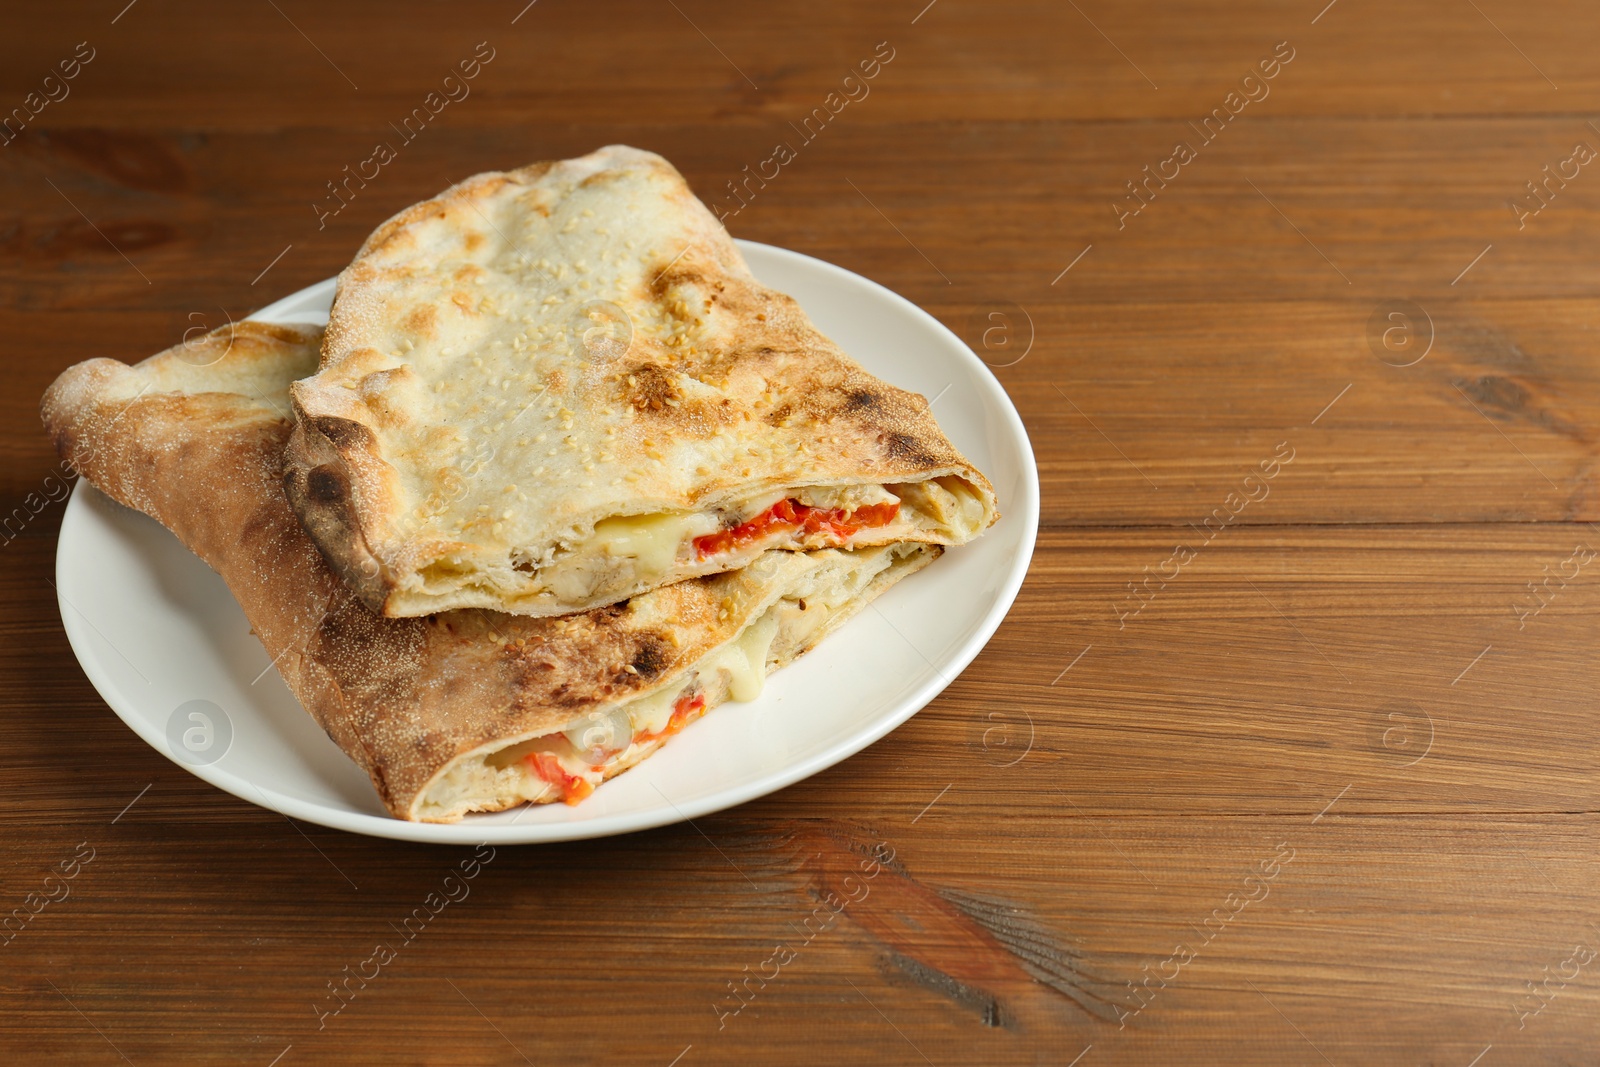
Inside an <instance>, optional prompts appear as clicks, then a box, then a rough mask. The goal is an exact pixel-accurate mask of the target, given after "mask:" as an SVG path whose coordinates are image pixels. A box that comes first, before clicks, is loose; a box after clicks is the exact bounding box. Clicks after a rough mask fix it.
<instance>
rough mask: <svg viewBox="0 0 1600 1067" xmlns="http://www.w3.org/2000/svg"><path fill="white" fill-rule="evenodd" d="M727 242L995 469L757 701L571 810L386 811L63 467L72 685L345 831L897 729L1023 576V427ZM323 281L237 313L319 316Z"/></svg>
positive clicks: (961, 354)
mask: <svg viewBox="0 0 1600 1067" xmlns="http://www.w3.org/2000/svg"><path fill="white" fill-rule="evenodd" d="M740 245H741V247H742V248H743V249H744V253H745V255H746V257H748V259H749V262H750V267H751V269H752V270H753V271H754V272H755V274H756V276H757V277H759V278H760V279H761V280H762V281H763V282H764V283H766V284H767V285H769V286H772V287H773V288H775V289H778V290H780V291H782V292H786V293H789V294H791V295H793V296H794V297H795V298H796V299H797V300H799V301H800V304H801V306H802V307H804V308H805V310H806V311H807V313H809V314H810V315H811V318H812V319H813V320H814V321H815V322H816V324H817V326H818V327H820V328H821V329H822V331H823V332H824V333H827V334H828V335H829V336H830V337H832V338H833V339H834V340H835V341H837V342H838V343H839V344H840V345H841V346H842V347H843V348H844V349H845V351H847V352H849V353H850V354H851V355H852V356H854V357H855V358H856V359H857V360H858V361H859V362H860V363H861V364H862V365H863V366H865V367H866V368H867V370H869V371H871V372H872V373H873V374H876V375H878V376H879V377H881V378H883V379H885V380H887V381H890V382H893V383H895V384H896V385H899V386H903V387H905V388H908V389H914V390H916V391H917V392H919V393H922V394H923V395H924V396H927V397H932V398H934V414H935V415H936V416H937V418H938V420H939V425H940V426H941V427H943V428H944V431H945V433H946V434H947V435H948V436H949V437H950V439H951V440H952V441H953V442H954V443H955V445H956V447H958V448H960V449H961V450H962V451H963V452H964V453H966V455H967V456H968V458H970V459H971V460H972V461H973V462H974V463H976V464H977V466H978V468H979V469H980V470H982V471H984V472H985V473H986V474H988V476H989V477H990V478H991V479H993V481H994V485H995V489H996V490H997V491H998V493H999V496H1000V508H1001V511H1002V513H1003V515H1004V517H1003V518H1002V519H1001V520H1000V522H999V523H998V524H997V525H996V526H995V527H994V528H993V529H991V530H990V531H989V532H988V533H986V534H985V535H984V536H983V537H981V538H979V539H978V540H977V541H975V542H974V543H972V544H970V545H967V546H965V547H963V548H958V549H955V550H953V551H950V552H947V553H945V555H944V557H943V558H941V559H939V560H937V561H935V562H934V564H933V565H932V566H930V567H929V568H928V569H927V570H924V571H922V572H921V573H919V574H915V575H913V576H911V577H910V578H908V579H906V580H905V581H904V582H902V583H901V584H900V585H898V586H896V587H895V588H893V589H891V590H890V591H889V592H888V593H887V594H886V595H885V596H883V597H882V598H881V599H879V600H878V601H876V602H875V603H874V604H873V605H872V607H869V608H868V609H867V610H865V611H863V612H862V613H861V614H860V615H859V616H857V617H856V618H855V619H853V620H852V621H851V622H850V623H849V624H848V625H847V626H846V627H845V628H844V629H843V630H841V631H839V632H838V633H836V634H835V635H834V636H832V637H830V638H829V639H828V640H827V641H825V642H823V643H822V645H821V646H819V647H818V648H817V649H816V650H815V651H814V652H812V653H811V654H809V655H807V656H805V657H804V658H802V659H801V660H799V661H798V662H796V663H795V664H794V665H792V666H790V667H787V668H785V669H784V670H782V671H780V672H778V673H777V674H775V675H773V676H772V678H771V680H770V681H769V682H768V684H767V688H766V691H765V692H764V693H763V694H762V696H761V697H760V699H758V700H754V701H751V702H749V703H744V704H724V705H722V706H720V707H718V708H716V709H714V710H713V711H712V712H711V713H710V714H708V715H707V716H706V717H705V718H703V719H701V720H700V721H698V722H696V723H694V724H692V725H691V726H689V727H688V728H687V729H685V730H684V732H683V733H682V734H680V735H679V736H678V737H676V738H674V739H673V741H672V742H671V743H669V744H668V745H666V746H665V747H664V748H662V750H661V751H660V752H659V753H657V754H656V755H655V756H652V757H651V758H650V759H648V760H646V761H645V762H644V763H642V764H640V765H639V766H638V767H636V768H634V769H633V770H631V771H628V772H627V773H626V774H623V775H621V776H619V777H617V778H615V779H613V780H611V781H609V782H607V783H605V784H604V785H602V786H600V788H599V789H597V790H596V791H595V793H594V795H593V796H591V797H590V798H589V799H587V800H585V801H584V802H583V803H582V804H579V805H577V806H575V807H568V806H566V805H564V804H546V805H543V806H540V807H534V808H527V807H524V808H520V809H517V810H514V811H510V812H500V813H497V814H494V815H478V816H468V817H467V818H466V819H465V820H463V821H462V822H460V823H458V824H454V825H443V824H438V825H436V824H431V823H411V822H404V821H401V820H399V819H395V818H393V817H391V816H390V815H389V814H388V813H387V812H386V811H384V809H383V807H382V805H380V804H379V803H378V798H377V795H376V794H375V793H374V791H373V788H372V784H371V783H370V782H369V781H368V779H367V776H366V774H365V773H363V772H362V771H361V770H360V769H359V768H357V767H356V765H355V764H354V763H351V762H350V760H349V759H347V758H346V757H345V755H344V753H342V752H340V751H339V749H338V748H337V747H335V746H334V744H333V742H332V741H330V740H329V739H328V738H327V736H326V735H324V734H323V732H322V730H321V729H320V728H319V727H318V726H317V725H316V723H315V722H313V721H312V719H311V717H310V716H309V715H307V714H306V713H305V712H304V711H303V710H302V709H301V708H300V705H299V704H298V703H297V702H296V701H295V699H294V697H293V696H291V695H290V694H289V690H288V689H287V688H286V687H285V686H284V684H283V682H282V680H281V679H280V678H279V677H278V674H277V672H276V671H275V670H273V669H272V668H271V665H270V664H269V663H268V659H267V655H266V652H265V651H263V649H262V647H261V645H260V644H259V643H258V642H257V641H256V639H255V637H253V636H252V635H251V633H250V630H249V626H248V624H247V623H246V622H245V618H244V613H243V612H241V611H240V610H239V606H238V604H236V603H235V602H234V599H233V596H232V595H231V594H230V593H229V592H228V589H227V587H226V586H225V585H224V584H223V583H222V579H220V578H218V577H217V576H216V574H214V573H213V572H212V571H211V570H210V568H208V567H207V566H206V565H205V564H204V563H202V562H200V560H199V559H198V558H197V557H195V556H193V555H191V554H190V553H189V551H188V550H187V549H185V548H184V547H183V546H182V545H181V544H179V543H178V541H177V539H176V538H174V537H173V536H172V535H171V534H169V533H168V532H167V531H166V530H165V529H163V528H162V527H161V526H160V525H158V524H157V523H156V522H155V521H154V520H152V519H149V518H146V517H145V516H143V515H140V514H138V513H137V512H134V511H131V510H129V509H127V508H124V507H122V506H120V505H118V504H115V503H113V502H112V501H111V500H110V499H109V498H107V497H105V496H103V495H102V494H100V493H99V492H97V491H96V490H94V489H93V488H92V487H91V486H89V485H88V484H87V483H85V482H82V481H80V482H79V484H78V487H77V490H76V491H75V492H74V493H73V495H72V499H71V501H70V502H69V504H68V506H67V511H66V515H65V517H64V519H63V521H62V525H61V542H60V545H59V546H58V549H57V553H56V577H57V583H58V587H59V591H60V597H59V600H60V604H61V618H62V621H63V623H64V624H65V626H66V631H67V637H68V638H69V639H70V640H71V642H72V648H73V651H74V652H76V653H77V656H78V660H79V662H80V663H82V664H83V669H84V672H85V673H86V674H88V676H89V680H90V681H92V682H93V683H94V686H95V688H96V689H98V690H99V691H100V695H101V696H103V697H105V699H106V703H108V704H110V705H111V707H112V709H113V710H114V711H116V713H117V714H118V715H120V716H122V719H123V721H125V722H126V723H127V724H128V725H129V726H131V727H133V729H134V732H136V733H137V734H138V735H139V736H140V737H142V738H144V739H145V740H146V741H148V742H149V743H150V744H151V745H152V746H154V747H155V748H156V749H157V751H159V752H161V753H162V754H163V755H166V756H167V757H168V758H170V759H173V760H174V762H177V763H178V764H179V765H180V766H184V767H186V768H188V769H189V770H191V771H193V772H194V773H195V774H197V775H199V776H200V777H201V778H203V779H205V780H206V781H208V782H210V783H211V784H212V785H215V786H217V787H219V788H221V789H225V790H227V791H228V792H230V793H232V794H233V795H235V796H237V797H241V798H243V799H245V800H248V801H251V802H252V803H255V804H260V805H263V806H265V807H268V808H271V809H273V810H275V811H280V812H283V813H284V814H286V815H291V816H294V817H295V818H297V819H306V820H309V821H311V822H315V823H320V824H322V825H324V826H332V827H337V828H339V829H341V830H350V831H353V832H355V833H362V834H374V835H377V836H379V837H393V838H401V839H404V840H410V841H437V842H447V843H462V844H471V843H477V842H480V841H489V842H494V843H501V842H505V843H517V842H535V841H561V840H570V839H574V838H584V837H600V836H603V835H606V834H618V833H626V832H629V831H632V830H642V829H645V828H648V827H652V826H661V825H664V824H667V823H672V822H677V821H679V820H681V819H690V818H694V817H696V816H699V815H704V814H706V813H708V812H713V811H718V810H721V809H723V808H728V807H732V806H733V805H735V804H742V803H744V802H745V801H747V800H751V799H754V798H755V797H759V796H762V795H764V794H767V793H771V792H773V791H774V790H777V789H782V788H783V787H784V786H787V785H790V784H792V783H794V782H797V781H799V780H800V779H802V778H805V777H807V776H809V775H813V774H816V773H817V772H818V771H821V770H823V769H824V768H827V767H830V766H832V765H833V764H835V763H838V762H839V761H840V760H842V759H845V758H846V757H848V756H851V755H854V754H855V753H856V752H859V751H860V750H861V749H863V748H865V747H866V746H867V745H870V744H871V743H872V742H874V741H876V740H877V739H878V738H880V737H882V736H883V735H884V734H886V733H888V732H889V731H890V730H893V729H894V728H895V727H896V726H899V725H900V724H901V723H903V722H905V721H906V720H907V719H909V718H910V717H911V716H912V715H914V714H915V713H916V712H917V711H919V710H920V709H921V708H922V707H923V706H924V705H926V704H927V703H928V702H929V701H930V700H932V699H933V698H934V697H935V696H937V695H938V694H939V692H940V691H941V690H943V689H944V688H945V686H947V685H949V684H950V682H951V681H952V680H954V679H955V677H956V675H957V674H959V673H960V672H961V671H962V669H963V668H965V667H966V666H967V664H968V663H970V662H971V661H972V658H973V657H974V656H976V655H977V654H978V651H979V650H980V649H981V648H983V646H984V643H985V642H987V641H988V640H989V637H990V635H991V634H993V633H994V630H995V627H997V626H999V625H1000V620H1001V619H1002V618H1003V617H1004V616H1005V613H1006V611H1007V609H1009V608H1010V606H1011V602H1012V600H1013V599H1015V597H1016V595H1017V589H1018V588H1019V587H1020V586H1021V584H1022V578H1023V575H1024V574H1025V573H1026V571H1027V569H1028V560H1029V559H1030V558H1031V557H1032V555H1033V541H1034V533H1035V531H1036V529H1037V527H1038V523H1039V480H1038V474H1037V472H1036V470H1035V468H1034V462H1033V452H1032V449H1031V448H1030V447H1029V444H1028V436H1027V432H1026V431H1025V430H1024V429H1023V426H1022V421H1021V420H1020V419H1019V418H1018V417H1017V412H1016V409H1015V408H1013V407H1012V406H1011V402H1010V400H1009V399H1008V398H1007V397H1006V394H1005V392H1004V390H1002V389H1001V388H1000V385H999V383H998V382H996V381H995V379H994V377H993V375H991V374H990V373H989V370H988V368H986V367H985V366H984V365H983V363H982V362H981V361H979V360H978V358H977V357H976V356H974V355H973V354H972V352H971V351H970V350H969V349H968V348H967V346H966V345H964V344H962V342H961V341H960V339H958V338H957V337H956V336H955V334H953V333H951V332H950V331H949V330H947V329H945V327H944V326H942V325H940V323H939V322H938V321H937V320H936V319H934V318H933V316H931V315H929V314H928V313H927V312H925V311H923V310H921V309H920V308H918V307H916V306H915V305H914V304H912V303H910V302H909V301H907V300H906V299H904V298H903V297H900V296H897V295H895V294H894V293H892V292H890V291H889V290H887V289H885V288H883V287H882V286H880V285H878V284H876V283H874V282H870V281H868V280H866V279H865V278H862V277H860V276H859V275H856V274H852V273H850V272H849V271H846V270H843V269H841V268H839V267H835V266H833V265H831V264H828V263H824V262H822V261H821V260H817V259H812V258H811V257H810V256H803V255H800V254H799V253H796V252H789V251H785V250H783V249H780V248H773V247H770V246H768V245H760V244H753V243H750V242H747V241H742V242H740ZM333 285H334V283H333V280H332V279H329V280H328V281H326V282H323V283H321V284H319V285H313V286H311V287H310V288H309V289H303V290H301V291H300V292H298V293H296V294H294V295H293V296H290V297H288V298H286V299H284V300H280V301H278V302H277V303H276V304H273V305H271V306H270V307H266V308H263V309H262V310H261V311H259V312H257V313H256V314H255V315H254V316H253V317H254V318H258V319H263V320H268V321H273V322H315V323H324V322H326V321H327V316H328V308H329V306H330V305H331V303H332V301H333ZM185 733H187V735H188V736H187V738H185V737H184V735H185ZM197 751H198V752H199V753H200V755H198V756H196V755H195V754H194V753H195V752H197Z"/></svg>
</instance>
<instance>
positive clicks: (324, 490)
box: [306, 463, 350, 504]
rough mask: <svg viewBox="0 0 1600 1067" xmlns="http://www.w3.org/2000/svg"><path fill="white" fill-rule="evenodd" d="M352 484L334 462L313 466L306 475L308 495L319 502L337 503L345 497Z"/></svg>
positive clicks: (315, 501)
mask: <svg viewBox="0 0 1600 1067" xmlns="http://www.w3.org/2000/svg"><path fill="white" fill-rule="evenodd" d="M349 489H350V486H349V484H348V483H347V482H346V481H345V477H344V472H343V471H341V470H339V468H338V467H337V466H335V465H334V464H332V463H324V464H323V465H322V466H320V467H313V468H312V469H311V471H310V472H309V473H308V474H307V475H306V496H308V497H310V498H311V500H312V501H313V502H314V503H317V504H335V503H338V502H339V501H341V500H343V499H344V498H345V495H346V494H347V493H348V492H349Z"/></svg>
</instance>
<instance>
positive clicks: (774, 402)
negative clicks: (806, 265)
mask: <svg viewBox="0 0 1600 1067" xmlns="http://www.w3.org/2000/svg"><path fill="white" fill-rule="evenodd" d="M887 343H893V342H892V340H891V341H889V342H887ZM293 395H294V402H295V406H296V408H297V415H298V422H299V426H298V428H297V429H296V431H295V435H294V437H293V439H292V440H291V442H290V444H289V448H288V451H287V457H288V462H287V466H288V474H287V482H286V485H287V490H288V493H289V499H290V501H291V503H292V504H293V506H294V508H295V510H296V512H298V513H299V515H300V518H301V520H302V521H303V522H304V523H305V526H306V529H307V531H308V532H309V533H310V535H311V537H312V539H313V540H314V541H316V543H317V545H318V546H319V547H320V548H321V549H322V552H323V554H324V555H325V556H326V557H327V559H328V562H329V563H330V564H331V565H332V566H333V568H334V569H335V570H336V571H338V572H339V574H340V575H341V576H343V577H344V579H345V581H346V582H348V583H349V585H350V587H351V588H352V589H354V590H355V592H356V594H357V595H358V596H360V597H361V599H362V600H363V601H364V602H365V603H366V604H367V605H368V606H369V607H371V608H373V609H374V610H376V611H380V612H382V613H383V614H385V615H390V616H407V615H423V614H427V613H430V612H435V611H441V610H444V609H447V608H463V607H481V608H493V609H496V610H499V611H506V612H512V613H516V614H522V615H535V616H537V615H560V614H565V613H568V612H572V611H578V610H583V609H587V608H592V607H596V606H599V605H603V604H609V603H615V602H617V601H620V600H623V599H625V598H627V597H630V596H634V595H636V594H638V593H641V592H644V591H646V590H649V589H654V588H657V587H659V586H662V585H666V584H669V583H672V582H676V581H680V580H682V579H685V578H690V577H694V576H696V575H702V574H711V573H717V572H721V571H727V570H732V569H734V568H737V567H742V566H744V565H745V564H747V563H749V562H751V561H752V560H754V559H755V558H756V557H757V556H759V555H760V554H761V553H762V552H764V551H767V550H770V549H815V548H828V547H860V546H866V545H880V544H889V543H893V542H905V541H920V542H928V543H933V544H941V545H956V544H961V543H962V542H965V541H967V540H969V539H971V538H972V537H975V536H976V535H977V534H978V533H980V532H981V531H982V530H984V529H985V528H986V527H988V526H989V525H990V524H991V523H992V522H994V521H995V519H996V517H997V512H996V507H995V495H994V490H993V488H992V487H991V486H990V484H989V482H988V480H987V479H985V478H984V476H983V475H982V474H980V473H979V472H978V471H977V470H975V469H974V468H973V467H972V465H971V464H970V463H969V462H968V461H967V460H966V459H965V458H964V457H963V456H962V455H961V454H960V453H959V452H958V451H956V449H955V448H954V447H952V445H951V444H950V442H949V441H948V440H946V439H945V436H944V434H943V433H941V432H940V430H939V427H938V425H937V424H936V423H935V422H934V419H933V416H932V415H931V413H930V411H929V404H928V401H927V400H925V399H924V398H923V397H921V396H919V395H917V394H915V393H910V392H907V391H905V390H903V389H897V388H895V387H894V386H892V385H889V384H887V383H885V382H882V381H879V380H878V379H877V378H874V377H873V376H872V375H870V374H868V373H866V372H865V371H864V370H862V369H861V368H860V367H859V366H857V365H856V363H855V362H854V361H853V360H851V359H850V358H849V357H848V356H847V355H845V354H844V352H842V351H841V350H840V349H839V347H838V346H837V345H835V344H834V343H833V342H831V341H830V340H828V338H827V337H824V336H823V335H822V334H821V333H820V332H818V330H817V329H816V327H814V326H813V325H812V324H811V321H810V320H809V319H808V318H807V317H806V315H805V313H804V312H803V311H801V310H800V307H799V306H798V305H797V304H796V303H795V301H794V300H793V299H791V298H790V297H788V296H785V295H784V294H782V293H778V292H774V291H773V290H771V289H768V288H766V287H765V286H763V285H761V284H760V283H759V282H757V281H756V280H755V278H754V277H752V275H751V273H750V271H749V269H748V267H747V266H746V265H745V261H744V258H743V256H742V255H741V254H740V252H739V249H738V248H737V246H736V245H735V244H734V242H733V240H732V239H731V238H730V237H729V236H728V233H727V231H726V230H724V229H723V228H722V225H721V224H720V223H719V222H718V221H717V220H716V219H715V218H714V217H713V216H712V215H711V213H710V212H709V211H707V210H706V208H705V206H704V205H702V204H701V203H700V201H699V200H697V199H695V197H694V194H693V193H691V192H690V191H689V188H688V186H687V185H686V184H685V183H684V180H683V178H682V176H681V175H679V174H678V172H677V171H676V170H674V169H673V167H672V166H671V164H669V163H667V161H666V160H664V159H662V158H661V157H660V156H657V155H653V154H651V153H649V152H643V151H639V150H638V149H633V148H626V147H621V146H613V147H610V148H602V149H600V150H599V151H597V152H594V153H592V154H591V155H587V156H584V157H581V158H579V159H570V160H565V161H561V162H555V163H537V164H534V165H532V166H529V167H524V168H523V169H521V170H516V171H510V172H507V173H491V174H481V175H478V176H477V177H474V178H470V179H467V180H466V181H464V182H462V183H461V184H459V185H456V186H454V187H453V188H451V189H449V190H447V191H446V192H444V193H443V194H441V195H440V196H438V197H437V198H435V199H433V200H429V201H427V202H425V203H421V204H418V205H416V206H415V207H412V208H410V209H408V210H406V211H403V212H401V213H400V214H399V215H396V216H395V217H394V218H392V219H390V220H389V221H388V222H386V223H385V224H384V225H383V226H382V227H380V228H379V229H378V230H377V231H376V232H375V233H374V234H373V235H372V236H371V237H370V238H368V239H367V242H366V244H365V245H364V246H363V247H362V249H361V251H360V253H359V255H358V256H357V257H356V259H355V261H354V262H353V263H351V265H350V266H349V267H348V268H347V269H346V270H345V271H344V272H343V273H342V274H341V275H340V277H339V285H338V292H337V296H336V298H335V300H334V304H333V313H332V318H331V321H330V323H329V327H328V333H327V339H326V341H325V342H324V344H323V353H322V361H321V367H320V369H319V370H318V372H317V373H316V374H315V375H314V376H312V377H310V378H308V379H306V380H305V381H302V382H298V383H296V385H295V387H294V394H293Z"/></svg>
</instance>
